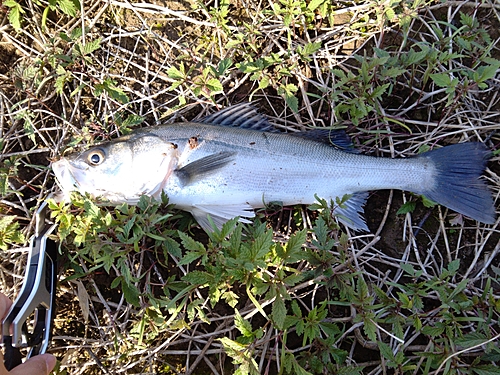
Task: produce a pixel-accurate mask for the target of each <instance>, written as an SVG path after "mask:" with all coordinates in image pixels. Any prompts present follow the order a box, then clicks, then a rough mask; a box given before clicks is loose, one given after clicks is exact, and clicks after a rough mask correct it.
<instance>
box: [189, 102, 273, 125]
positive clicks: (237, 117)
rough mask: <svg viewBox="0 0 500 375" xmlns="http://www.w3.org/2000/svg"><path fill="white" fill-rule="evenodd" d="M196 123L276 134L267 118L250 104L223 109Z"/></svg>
mask: <svg viewBox="0 0 500 375" xmlns="http://www.w3.org/2000/svg"><path fill="white" fill-rule="evenodd" d="M194 122H197V123H201V124H208V125H220V126H229V127H234V128H236V127H238V128H244V129H253V130H259V131H263V132H275V131H276V129H275V128H274V126H273V125H271V124H270V123H269V121H268V119H267V117H266V116H265V115H263V114H261V113H259V112H257V110H256V109H255V108H254V107H253V106H252V105H251V104H250V103H241V104H236V105H232V106H230V107H227V108H224V109H221V110H220V111H217V112H215V113H212V114H211V115H208V116H205V117H202V118H200V119H198V120H194Z"/></svg>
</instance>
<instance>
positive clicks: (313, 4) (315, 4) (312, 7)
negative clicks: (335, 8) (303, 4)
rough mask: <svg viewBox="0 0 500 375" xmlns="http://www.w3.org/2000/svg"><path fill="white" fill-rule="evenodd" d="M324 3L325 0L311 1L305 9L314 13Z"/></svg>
mask: <svg viewBox="0 0 500 375" xmlns="http://www.w3.org/2000/svg"><path fill="white" fill-rule="evenodd" d="M325 1H326V0H311V2H310V3H309V4H308V5H307V9H309V10H310V11H314V10H316V8H318V7H319V6H320V5H321V4H323V3H324V2H325Z"/></svg>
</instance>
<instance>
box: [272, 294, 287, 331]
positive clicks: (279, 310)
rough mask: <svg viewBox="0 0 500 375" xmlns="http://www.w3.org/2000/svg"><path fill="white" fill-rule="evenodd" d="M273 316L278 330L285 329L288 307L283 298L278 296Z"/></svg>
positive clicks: (274, 304)
mask: <svg viewBox="0 0 500 375" xmlns="http://www.w3.org/2000/svg"><path fill="white" fill-rule="evenodd" d="M272 316H273V321H274V324H275V325H276V328H278V329H283V326H284V324H285V318H286V307H285V301H284V300H283V298H282V297H281V296H280V295H278V296H276V300H275V301H274V303H273V308H272Z"/></svg>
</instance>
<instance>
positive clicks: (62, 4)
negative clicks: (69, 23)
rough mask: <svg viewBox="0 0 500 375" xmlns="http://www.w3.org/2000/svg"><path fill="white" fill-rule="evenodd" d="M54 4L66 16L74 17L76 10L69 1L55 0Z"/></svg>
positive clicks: (73, 4)
mask: <svg viewBox="0 0 500 375" xmlns="http://www.w3.org/2000/svg"><path fill="white" fill-rule="evenodd" d="M56 4H57V5H58V6H59V9H61V12H63V13H64V14H67V15H68V16H71V17H75V16H76V12H77V9H76V7H75V3H73V1H71V0H57V1H56Z"/></svg>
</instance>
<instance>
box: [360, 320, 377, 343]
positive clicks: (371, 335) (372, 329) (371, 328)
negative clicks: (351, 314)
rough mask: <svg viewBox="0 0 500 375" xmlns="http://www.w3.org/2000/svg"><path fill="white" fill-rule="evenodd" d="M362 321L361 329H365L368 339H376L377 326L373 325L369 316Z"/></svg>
mask: <svg viewBox="0 0 500 375" xmlns="http://www.w3.org/2000/svg"><path fill="white" fill-rule="evenodd" d="M363 322H364V325H363V331H365V334H366V336H368V339H369V340H370V341H377V326H376V325H375V323H374V322H373V321H372V320H371V319H370V318H367V319H363Z"/></svg>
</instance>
